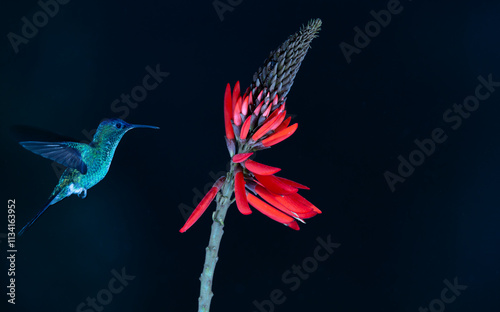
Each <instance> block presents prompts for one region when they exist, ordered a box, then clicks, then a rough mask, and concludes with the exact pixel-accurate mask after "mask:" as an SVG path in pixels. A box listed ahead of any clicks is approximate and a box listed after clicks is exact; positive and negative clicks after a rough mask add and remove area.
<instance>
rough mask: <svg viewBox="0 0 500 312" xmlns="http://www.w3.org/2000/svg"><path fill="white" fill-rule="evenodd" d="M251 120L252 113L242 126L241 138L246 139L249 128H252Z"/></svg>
mask: <svg viewBox="0 0 500 312" xmlns="http://www.w3.org/2000/svg"><path fill="white" fill-rule="evenodd" d="M251 120H252V115H250V116H248V117H247V119H245V122H244V123H243V126H241V131H240V139H242V140H246V138H247V135H248V130H250V122H251Z"/></svg>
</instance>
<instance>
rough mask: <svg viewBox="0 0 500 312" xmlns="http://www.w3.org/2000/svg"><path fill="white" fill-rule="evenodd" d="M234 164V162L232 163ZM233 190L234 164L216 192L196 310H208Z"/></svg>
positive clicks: (200, 311)
mask: <svg viewBox="0 0 500 312" xmlns="http://www.w3.org/2000/svg"><path fill="white" fill-rule="evenodd" d="M233 165H234V164H233ZM233 191H234V166H232V167H231V171H230V172H228V173H227V176H226V181H225V182H224V185H223V186H222V188H221V189H220V191H219V193H218V194H217V198H216V202H217V208H216V209H215V212H214V213H213V215H212V219H213V221H214V222H213V223H212V231H211V233H210V241H209V243H208V247H207V248H205V251H206V254H205V264H204V265H203V272H202V273H201V276H200V282H201V286H200V298H198V312H208V311H210V302H211V301H212V297H213V295H214V294H213V292H212V284H213V279H214V271H215V265H216V263H217V260H219V257H218V256H217V255H218V253H219V246H220V242H221V240H222V234H224V230H223V228H224V219H225V218H226V213H227V209H228V208H229V206H231V204H232V202H233V201H232V200H231V196H232V195H233Z"/></svg>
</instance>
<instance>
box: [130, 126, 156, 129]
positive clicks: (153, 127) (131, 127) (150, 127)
mask: <svg viewBox="0 0 500 312" xmlns="http://www.w3.org/2000/svg"><path fill="white" fill-rule="evenodd" d="M134 128H149V129H160V127H155V126H147V125H130V129H134Z"/></svg>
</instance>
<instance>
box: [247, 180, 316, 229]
mask: <svg viewBox="0 0 500 312" xmlns="http://www.w3.org/2000/svg"><path fill="white" fill-rule="evenodd" d="M255 191H256V192H257V194H259V196H260V197H262V198H263V199H264V200H265V201H267V202H268V203H269V204H271V205H272V206H273V207H275V208H276V209H279V210H281V211H282V212H283V213H285V214H287V215H289V216H290V217H292V218H302V217H303V216H301V215H305V214H299V213H296V212H294V211H292V210H290V209H288V207H287V205H284V204H282V203H281V202H280V201H278V200H277V199H276V196H280V195H276V194H273V193H271V192H269V191H268V190H266V189H265V188H263V187H262V186H260V185H257V186H256V187H255ZM280 197H281V196H280ZM314 215H316V213H314ZM305 217H309V218H310V217H311V216H309V214H307V215H305ZM300 221H302V220H300ZM302 222H303V221H302Z"/></svg>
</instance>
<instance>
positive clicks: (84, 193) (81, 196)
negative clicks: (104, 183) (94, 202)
mask: <svg viewBox="0 0 500 312" xmlns="http://www.w3.org/2000/svg"><path fill="white" fill-rule="evenodd" d="M78 197H80V198H81V199H84V198H85V197H87V189H84V188H82V190H81V191H80V193H78Z"/></svg>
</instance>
